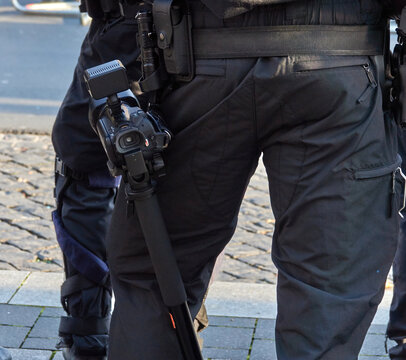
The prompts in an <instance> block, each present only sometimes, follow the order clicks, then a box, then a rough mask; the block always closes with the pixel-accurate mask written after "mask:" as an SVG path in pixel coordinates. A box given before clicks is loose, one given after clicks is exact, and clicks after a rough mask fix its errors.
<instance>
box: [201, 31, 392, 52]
mask: <svg viewBox="0 0 406 360" xmlns="http://www.w3.org/2000/svg"><path fill="white" fill-rule="evenodd" d="M384 34H385V29H384V28H383V27H382V26H367V25H361V26H358V25H356V26H352V25H297V26H296V25H294V26H290V25H288V26H259V27H242V28H216V29H193V53H194V57H195V58H196V59H218V58H249V57H262V56H289V55H301V54H315V55H371V56H372V55H382V54H383V52H384V39H385V36H384Z"/></svg>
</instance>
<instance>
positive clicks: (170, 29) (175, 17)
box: [152, 0, 194, 81]
mask: <svg viewBox="0 0 406 360" xmlns="http://www.w3.org/2000/svg"><path fill="white" fill-rule="evenodd" d="M152 13H153V18H154V24H155V30H156V34H157V43H158V47H159V48H160V49H161V50H162V52H163V58H164V61H165V68H166V71H167V72H168V74H171V75H173V76H174V78H175V79H176V80H179V81H191V80H192V79H193V77H194V58H193V46H192V19H191V14H190V12H189V8H188V5H187V2H186V1H183V0H155V1H154V4H153V10H152Z"/></svg>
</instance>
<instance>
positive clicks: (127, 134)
mask: <svg viewBox="0 0 406 360" xmlns="http://www.w3.org/2000/svg"><path fill="white" fill-rule="evenodd" d="M85 81H86V84H87V87H88V89H89V93H90V95H91V96H92V98H93V100H92V101H91V104H90V114H89V120H90V124H91V126H92V128H93V130H94V131H95V132H96V133H97V134H98V136H99V138H100V140H101V143H102V145H103V148H104V150H105V152H106V154H107V157H108V162H107V165H108V168H109V170H110V172H111V174H112V175H113V176H118V175H122V176H123V180H124V183H125V184H126V195H127V202H128V210H129V211H128V214H129V215H133V214H134V204H133V201H134V197H135V196H143V195H142V194H143V191H144V192H151V191H153V187H152V184H153V182H154V180H155V179H156V178H158V177H161V176H163V175H165V166H164V161H163V158H162V152H163V150H164V149H165V148H166V147H167V146H168V145H169V142H170V140H171V138H172V135H171V133H170V131H169V129H168V128H167V127H166V125H165V124H164V122H163V120H162V118H161V117H160V115H159V114H158V113H157V112H156V111H153V110H151V111H147V112H144V111H143V110H142V109H141V108H140V105H139V102H138V100H137V98H136V97H135V96H134V94H133V93H132V92H131V91H130V90H129V82H128V79H127V75H126V69H125V67H124V66H123V64H122V63H121V62H120V61H119V60H114V61H111V62H108V63H105V64H102V65H99V66H96V67H93V68H90V69H87V70H86V71H85ZM135 193H137V194H138V195H136V194H135ZM144 195H145V194H144Z"/></svg>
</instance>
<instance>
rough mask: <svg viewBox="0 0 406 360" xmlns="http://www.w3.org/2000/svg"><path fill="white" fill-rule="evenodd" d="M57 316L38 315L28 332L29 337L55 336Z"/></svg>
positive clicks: (56, 334)
mask: <svg viewBox="0 0 406 360" xmlns="http://www.w3.org/2000/svg"><path fill="white" fill-rule="evenodd" d="M58 328H59V318H54V317H42V316H41V317H40V318H39V319H38V321H37V322H36V324H35V326H34V327H33V329H32V331H31V332H30V337H46V338H57V337H58Z"/></svg>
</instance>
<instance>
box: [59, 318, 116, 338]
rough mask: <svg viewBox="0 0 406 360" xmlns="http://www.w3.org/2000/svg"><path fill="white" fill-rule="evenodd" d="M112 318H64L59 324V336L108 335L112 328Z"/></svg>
mask: <svg viewBox="0 0 406 360" xmlns="http://www.w3.org/2000/svg"><path fill="white" fill-rule="evenodd" d="M110 319H111V318H110V316H108V317H105V318H86V319H82V318H76V317H67V316H62V317H61V321H60V323H59V334H60V336H62V334H75V335H81V336H86V335H107V334H108V332H109V327H110Z"/></svg>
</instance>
